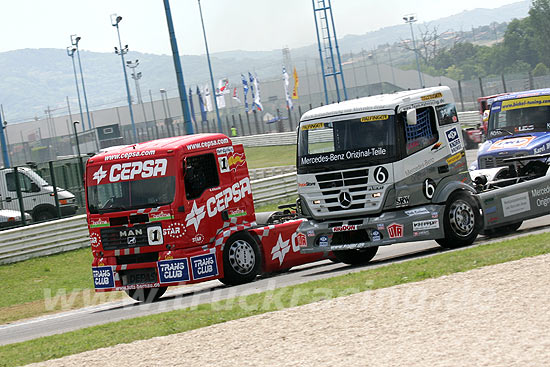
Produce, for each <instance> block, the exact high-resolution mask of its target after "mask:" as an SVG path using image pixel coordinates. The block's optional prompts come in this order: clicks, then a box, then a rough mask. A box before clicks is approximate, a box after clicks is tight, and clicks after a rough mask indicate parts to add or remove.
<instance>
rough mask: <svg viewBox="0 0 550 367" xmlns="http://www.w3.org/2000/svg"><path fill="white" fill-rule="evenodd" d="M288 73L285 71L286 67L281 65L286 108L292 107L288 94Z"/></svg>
mask: <svg viewBox="0 0 550 367" xmlns="http://www.w3.org/2000/svg"><path fill="white" fill-rule="evenodd" d="M288 79H289V77H288V73H287V72H286V68H285V67H284V66H283V80H284V81H285V84H284V86H285V98H286V108H287V110H291V109H292V98H290V94H289V93H288V84H289V82H288Z"/></svg>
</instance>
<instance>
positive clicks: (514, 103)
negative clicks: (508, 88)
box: [501, 96, 550, 111]
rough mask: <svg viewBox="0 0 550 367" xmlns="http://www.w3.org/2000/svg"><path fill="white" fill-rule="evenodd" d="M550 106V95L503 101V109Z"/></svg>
mask: <svg viewBox="0 0 550 367" xmlns="http://www.w3.org/2000/svg"><path fill="white" fill-rule="evenodd" d="M537 106H550V96H536V97H527V98H517V99H510V100H507V101H502V106H501V108H502V110H503V111H508V110H516V109H518V108H526V107H537Z"/></svg>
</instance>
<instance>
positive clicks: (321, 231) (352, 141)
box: [297, 87, 550, 264]
mask: <svg viewBox="0 0 550 367" xmlns="http://www.w3.org/2000/svg"><path fill="white" fill-rule="evenodd" d="M517 159H521V160H522V162H523V163H522V165H523V167H524V169H523V170H521V169H519V170H517V172H515V174H508V175H506V177H508V178H507V179H506V180H504V181H502V182H500V181H499V182H495V181H492V180H491V179H490V177H487V176H486V175H484V174H481V173H480V174H478V175H475V174H474V176H476V177H475V181H472V178H471V176H470V173H469V172H468V169H467V164H466V157H465V151H464V140H463V137H462V133H461V128H460V123H459V121H458V116H457V113H456V108H455V105H454V101H453V96H452V93H451V91H450V89H449V88H448V87H435V88H426V89H421V90H414V91H404V92H398V93H394V94H386V95H379V96H372V97H366V98H361V99H356V100H351V101H346V102H342V103H338V104H332V105H327V106H322V107H319V108H316V109H313V110H311V111H308V112H306V113H305V114H304V115H303V116H302V118H301V121H300V125H299V129H298V147H297V170H298V176H297V180H298V194H299V198H298V201H297V210H298V212H299V213H300V214H301V215H302V216H304V217H305V218H307V219H308V220H307V221H304V222H303V223H302V224H301V226H300V228H299V232H301V233H303V234H304V235H305V236H306V239H307V241H305V242H306V243H304V244H303V246H302V248H301V252H303V253H310V252H326V251H333V252H334V255H335V256H336V257H337V258H338V259H339V260H340V261H342V262H344V263H348V264H360V263H365V262H368V261H370V260H371V259H372V258H373V257H374V256H375V255H376V252H377V250H378V247H379V246H382V245H391V244H394V243H399V242H409V241H420V240H436V241H437V243H439V244H440V245H441V246H443V247H446V248H456V247H461V246H466V245H469V244H471V243H472V242H473V241H474V240H475V239H476V237H477V236H478V234H479V233H480V232H481V233H495V232H501V231H511V230H515V229H517V227H518V225H517V224H518V223H519V224H521V221H522V220H524V219H527V218H531V217H536V216H540V215H544V214H547V213H548V208H550V178H548V177H547V176H546V173H547V168H548V166H547V165H546V163H544V162H541V157H540V156H537V157H536V159H533V157H521V158H517ZM531 162H534V163H531ZM516 166H518V165H515V166H514V165H511V166H510V167H509V168H508V169H512V167H516ZM520 166H521V165H520ZM501 169H506V167H503V168H501ZM496 176H498V175H496ZM496 176H495V175H493V176H491V177H496ZM510 177H512V178H511V179H510ZM538 204H540V205H538Z"/></svg>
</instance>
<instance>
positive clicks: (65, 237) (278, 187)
mask: <svg viewBox="0 0 550 367" xmlns="http://www.w3.org/2000/svg"><path fill="white" fill-rule="evenodd" d="M292 167H293V166H288V167H282V168H280V170H288V169H291V168H292ZM273 171H277V167H274V168H273ZM251 186H252V192H253V198H254V204H255V205H258V204H262V203H266V202H269V201H274V200H278V199H284V198H285V197H288V196H292V195H296V194H297V193H298V187H297V185H296V172H292V173H286V174H283V175H277V176H273V177H268V178H262V179H259V180H253V181H251ZM89 245H90V238H89V234H88V226H87V224H86V215H77V216H74V217H70V218H64V219H59V220H55V221H50V222H44V223H38V224H33V225H30V226H26V227H19V228H13V229H8V230H5V231H0V265H3V264H9V263H14V262H18V261H23V260H28V259H32V258H34V257H39V256H47V255H53V254H57V253H60V252H65V251H70V250H76V249H79V248H83V247H88V246H89Z"/></svg>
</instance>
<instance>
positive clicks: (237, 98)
mask: <svg viewBox="0 0 550 367" xmlns="http://www.w3.org/2000/svg"><path fill="white" fill-rule="evenodd" d="M233 99H234V100H235V101H237V102H238V103H239V104H241V100H240V98H239V94H238V93H237V88H233Z"/></svg>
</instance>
